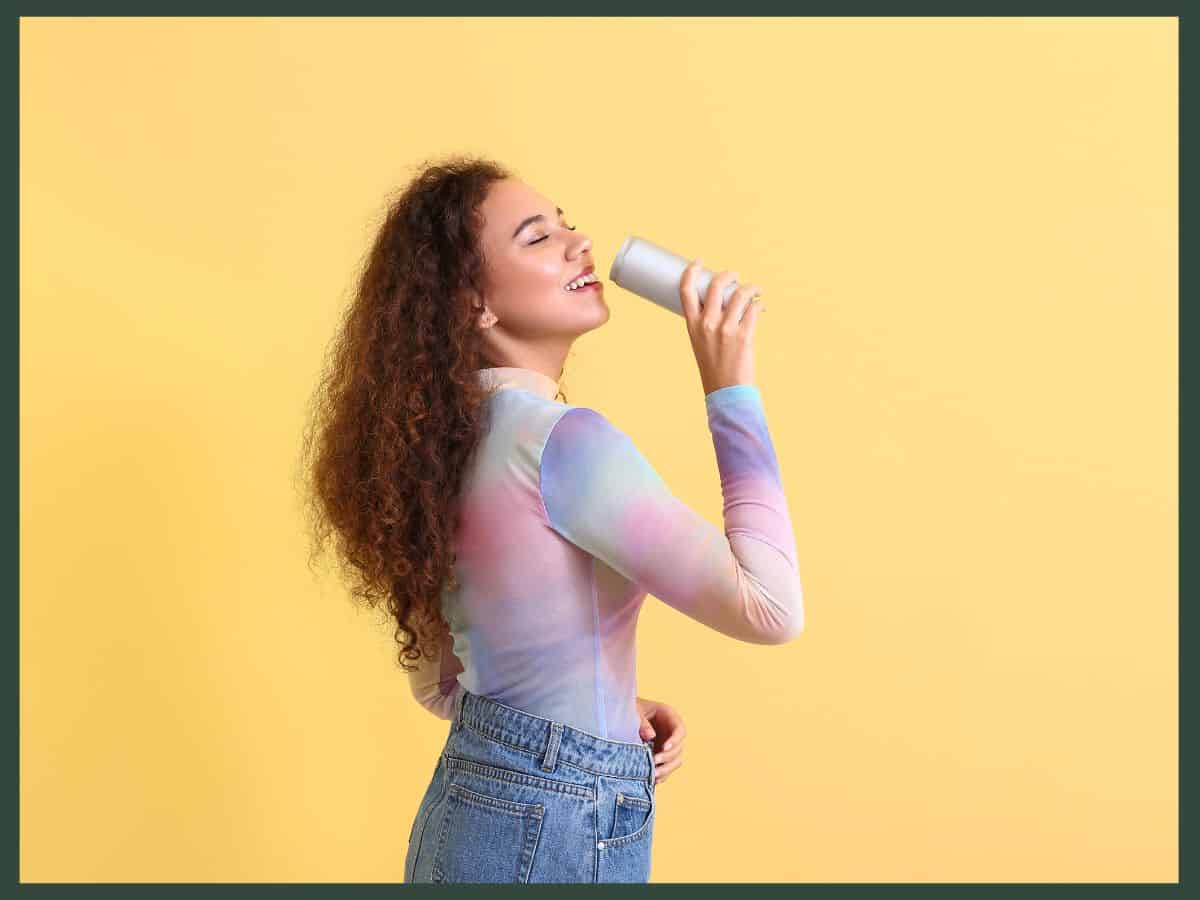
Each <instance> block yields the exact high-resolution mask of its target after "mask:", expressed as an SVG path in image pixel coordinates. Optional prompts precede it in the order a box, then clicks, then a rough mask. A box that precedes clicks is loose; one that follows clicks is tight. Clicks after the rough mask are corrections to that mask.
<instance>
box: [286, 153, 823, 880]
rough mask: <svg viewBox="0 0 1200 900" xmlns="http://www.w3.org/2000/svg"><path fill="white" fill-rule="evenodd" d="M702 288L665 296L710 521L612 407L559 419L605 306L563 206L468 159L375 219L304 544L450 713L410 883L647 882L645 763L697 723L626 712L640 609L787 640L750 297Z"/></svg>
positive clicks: (642, 708) (651, 785) (784, 537)
mask: <svg viewBox="0 0 1200 900" xmlns="http://www.w3.org/2000/svg"><path fill="white" fill-rule="evenodd" d="M695 271H696V265H695V263H693V264H692V265H691V266H689V267H688V269H687V271H686V272H685V273H684V275H683V277H682V279H681V282H680V287H679V289H680V299H681V301H682V304H683V309H684V312H685V321H686V330H687V335H688V337H689V338H690V340H691V345H692V349H693V351H694V354H695V357H696V362H697V364H698V368H699V375H700V382H701V387H702V388H703V407H701V406H699V405H697V412H699V411H700V409H701V408H703V409H704V410H705V412H706V415H707V420H708V425H709V429H710V431H711V433H712V438H713V446H714V449H715V451H716V458H717V465H718V469H719V472H720V478H721V489H722V493H723V497H724V525H725V527H724V529H723V530H722V529H719V528H717V527H716V526H715V525H713V524H712V523H710V522H708V521H707V520H706V519H704V518H702V517H701V516H700V515H698V514H697V513H695V512H694V511H693V510H691V509H690V508H689V507H687V506H686V505H685V504H683V503H682V502H681V501H680V500H678V499H677V498H676V497H675V496H674V495H673V494H672V493H671V491H670V490H669V489H668V487H667V485H666V484H665V482H664V481H663V479H662V478H661V477H660V476H659V475H658V473H657V472H656V471H655V470H654V469H653V468H652V467H651V466H650V464H649V462H648V461H647V460H646V458H645V457H644V456H643V455H642V454H641V453H640V452H639V451H638V449H637V447H636V446H635V445H634V443H633V442H632V441H631V440H630V439H629V437H628V436H626V435H625V434H624V433H623V432H622V431H620V430H619V429H618V428H617V427H616V426H614V425H613V424H612V423H611V422H610V421H609V420H608V419H607V418H606V417H605V416H604V415H603V414H601V413H600V412H598V411H596V410H594V409H591V408H588V407H584V406H574V405H571V404H569V403H567V402H566V396H565V395H564V394H562V392H561V390H560V385H559V380H560V379H561V375H562V371H563V365H564V362H565V360H566V357H567V354H568V352H569V351H570V348H571V345H572V343H573V342H574V341H575V340H576V338H578V337H579V336H580V335H583V334H585V333H587V332H588V331H591V330H592V329H595V328H598V327H600V326H601V325H603V324H604V323H605V322H607V321H608V317H609V309H608V306H607V305H606V303H605V300H604V285H603V283H602V282H601V281H599V280H598V276H599V274H600V273H599V272H598V271H596V261H595V259H594V258H593V256H592V242H591V240H590V239H589V238H588V237H587V236H586V235H584V234H583V233H582V232H580V231H579V230H578V229H577V228H576V227H575V225H574V224H570V223H569V218H568V217H567V216H566V215H565V214H564V213H563V211H562V210H561V209H560V208H558V207H557V206H556V205H555V204H554V203H553V202H551V201H550V200H548V199H547V198H546V197H544V196H542V195H541V194H540V193H538V192H537V191H536V190H534V189H533V188H532V187H531V186H530V185H528V184H526V183H525V182H523V181H521V180H520V179H518V178H515V177H513V176H512V175H511V174H510V173H509V172H508V171H507V170H505V169H504V168H502V167H501V166H499V165H497V164H496V163H494V162H491V161H488V160H479V159H471V158H461V157H455V158H452V159H449V160H444V161H442V162H440V163H437V164H433V165H428V166H427V167H425V168H423V170H422V171H421V172H420V173H419V174H418V175H417V177H415V178H414V179H413V180H412V182H411V183H410V184H409V185H408V186H407V187H406V188H405V189H404V191H403V192H402V194H401V195H400V196H399V198H398V199H396V200H394V201H393V202H392V203H391V204H390V206H389V208H388V212H387V215H386V218H385V221H384V222H383V225H382V227H381V228H380V230H379V233H378V236H377V237H376V239H375V242H374V246H373V247H372V249H371V251H370V253H369V254H368V256H367V258H366V260H365V264H364V267H363V270H362V274H361V278H360V279H359V283H358V289H357V293H356V297H355V302H354V303H353V304H352V305H351V308H350V310H349V313H348V316H347V319H346V322H345V326H344V331H343V333H342V335H341V339H340V341H339V342H338V344H337V346H336V354H335V356H334V359H333V361H332V365H331V374H330V375H329V376H328V377H327V378H326V379H325V380H324V382H323V389H324V396H323V398H322V399H323V401H324V402H323V403H322V405H321V408H320V412H321V419H320V424H321V426H322V427H321V430H320V435H319V436H320V440H319V443H318V448H317V456H316V460H315V463H314V465H313V469H312V471H313V473H314V476H315V478H314V484H315V488H316V489H315V491H314V499H315V501H316V502H315V503H314V510H315V512H316V521H317V525H318V529H317V531H318V538H319V539H320V538H323V537H324V536H325V535H326V534H328V532H329V531H330V530H334V531H336V532H337V536H338V538H339V549H340V550H341V552H342V555H343V557H344V559H346V560H348V561H349V563H350V566H351V567H352V568H353V570H354V571H355V572H356V573H357V575H358V585H357V590H356V593H357V594H358V595H359V596H361V597H363V598H364V599H366V600H367V602H368V603H370V604H371V605H375V604H377V603H382V604H385V605H386V609H387V611H388V613H389V614H390V617H391V618H392V619H393V620H394V622H395V628H396V636H397V640H398V641H399V642H400V643H401V647H402V650H401V665H402V666H404V665H405V663H404V659H405V658H408V659H421V660H422V661H421V662H420V663H419V664H417V665H415V666H414V667H412V668H411V669H406V671H408V672H409V679H410V684H411V687H412V692H413V695H414V696H415V697H416V698H417V700H418V701H419V702H420V703H421V704H422V705H424V706H425V707H426V708H428V709H429V710H430V711H431V712H433V713H434V714H435V715H438V716H441V717H443V718H446V719H448V720H450V722H451V725H450V730H449V734H448V736H447V738H446V743H445V745H444V747H443V748H442V752H441V753H440V754H439V756H438V758H437V762H436V765H435V766H434V770H433V774H432V777H431V779H430V781H429V784H428V787H427V789H426V791H425V794H424V796H423V798H422V799H421V802H420V804H419V807H418V809H417V811H416V815H415V818H414V819H413V822H412V826H411V829H410V830H409V843H408V849H407V855H406V859H405V866H404V880H405V881H407V882H429V881H433V882H614V881H625V882H645V881H648V880H649V875H650V859H651V844H652V838H653V831H654V822H655V813H656V808H657V799H656V784H657V782H658V781H660V780H661V778H662V777H663V776H664V775H665V771H660V772H658V773H656V768H655V766H656V762H662V769H663V770H668V769H669V768H674V767H676V766H678V765H679V763H680V760H679V758H678V752H679V750H680V747H679V743H680V742H681V741H682V738H683V735H684V733H685V730H684V729H683V727H682V724H681V723H680V722H679V721H678V717H677V716H675V715H674V714H673V711H671V710H670V709H669V707H666V706H665V705H663V704H655V703H654V702H653V701H643V700H642V699H641V698H639V697H638V696H637V685H636V671H635V669H636V665H635V664H636V655H635V637H636V625H637V618H638V613H639V611H640V609H641V605H642V602H643V600H644V598H645V597H646V596H647V595H648V594H649V595H653V596H655V597H657V598H659V599H660V600H662V601H663V602H664V603H667V604H668V605H670V606H671V607H673V608H674V609H676V610H678V611H679V612H681V613H683V614H684V615H687V616H689V617H690V618H692V619H694V620H696V621H698V622H701V623H703V624H704V625H707V626H709V627H710V628H714V629H716V630H717V631H719V632H721V633H723V634H725V635H728V636H730V637H732V638H735V639H737V640H741V641H746V642H750V643H757V644H778V643H783V642H786V641H789V640H792V639H793V638H795V637H796V636H797V635H799V634H800V632H801V630H802V628H803V606H802V600H803V595H802V589H801V584H800V577H799V568H798V565H797V557H796V550H795V539H794V536H793V533H792V525H791V519H790V516H789V513H788V508H787V503H786V500H785V497H784V491H783V486H782V482H781V477H780V471H779V465H778V462H777V460H776V457H775V453H774V448H773V446H772V443H771V438H770V434H769V432H768V429H767V423H766V418H765V413H764V411H763V406H762V398H761V395H760V392H759V390H758V388H757V387H756V386H754V384H753V353H752V340H753V335H754V328H755V325H756V323H757V321H758V316H759V314H760V307H759V305H758V303H757V302H755V301H756V298H757V294H758V293H759V291H758V288H757V286H756V285H753V284H747V285H744V286H741V287H740V288H739V289H738V290H737V291H736V292H735V293H734V295H733V296H732V298H731V299H730V301H729V303H728V304H727V305H726V307H725V308H724V309H722V308H721V304H720V302H719V301H714V300H713V298H714V297H717V296H719V294H720V292H721V291H722V290H723V289H724V288H725V287H726V285H728V283H729V282H730V280H731V279H732V278H733V277H734V273H731V272H721V273H719V274H718V275H717V276H716V277H714V278H713V281H712V284H711V285H710V287H709V290H708V293H707V295H706V297H705V302H704V304H703V307H701V305H700V298H699V297H698V296H697V293H696V290H695V288H694V287H693V281H694V276H695ZM593 276H595V278H596V280H595V282H594V283H591V284H589V283H588V282H590V281H592V278H593ZM560 396H561V397H562V402H559V400H558V398H559V397H560ZM696 401H697V404H699V401H700V397H697V398H696ZM670 402H677V401H670ZM309 444H310V445H311V440H310V441H309ZM422 654H423V656H422ZM655 726H658V728H657V730H658V732H660V733H659V734H657V737H658V738H659V744H658V746H659V748H661V750H660V752H661V753H664V754H666V755H665V757H664V758H663V759H662V760H657V759H656V758H655V750H656V747H655V744H654V742H652V741H650V740H647V737H648V736H650V737H654V736H656V735H655ZM664 726H665V727H664ZM668 742H670V744H671V746H669V747H668V746H667V743H668Z"/></svg>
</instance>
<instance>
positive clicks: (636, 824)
mask: <svg viewBox="0 0 1200 900" xmlns="http://www.w3.org/2000/svg"><path fill="white" fill-rule="evenodd" d="M653 815H654V795H653V794H652V793H651V792H650V791H649V790H648V789H643V793H642V794H640V795H639V794H638V793H634V792H633V791H632V790H631V789H629V788H623V789H622V790H620V791H617V802H616V803H615V804H614V811H613V824H612V831H611V833H610V834H609V836H608V837H607V838H606V839H605V843H606V844H609V845H611V846H614V847H619V846H621V845H623V844H626V843H629V842H631V841H634V840H638V839H639V838H641V837H643V836H644V835H645V834H646V833H647V831H648V829H649V826H650V824H651V822H650V820H651V817H652V816H653Z"/></svg>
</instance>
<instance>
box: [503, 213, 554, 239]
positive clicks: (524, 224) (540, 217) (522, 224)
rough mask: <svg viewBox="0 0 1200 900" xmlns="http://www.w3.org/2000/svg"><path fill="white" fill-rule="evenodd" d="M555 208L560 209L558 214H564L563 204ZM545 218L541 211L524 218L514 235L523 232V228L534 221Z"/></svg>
mask: <svg viewBox="0 0 1200 900" xmlns="http://www.w3.org/2000/svg"><path fill="white" fill-rule="evenodd" d="M555 209H557V210H558V214H559V215H560V216H561V215H562V214H563V211H562V207H561V206H556V207H555ZM545 218H546V217H545V216H543V215H542V214H541V213H538V214H537V215H536V216H530V217H529V218H528V219H524V220H523V221H522V222H521V224H520V225H518V226H517V230H516V231H514V232H513V233H512V236H513V237H514V238H515V237H516V236H517V235H518V234H520V233H521V229H522V228H524V227H525V226H526V225H532V224H533V223H534V222H537V221H540V220H542V219H545Z"/></svg>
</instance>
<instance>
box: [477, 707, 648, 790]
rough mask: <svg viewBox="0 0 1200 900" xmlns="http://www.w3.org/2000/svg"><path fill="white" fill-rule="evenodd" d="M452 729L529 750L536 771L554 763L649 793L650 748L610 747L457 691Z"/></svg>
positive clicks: (561, 724) (549, 768)
mask: <svg viewBox="0 0 1200 900" xmlns="http://www.w3.org/2000/svg"><path fill="white" fill-rule="evenodd" d="M453 723H454V727H455V728H457V727H458V726H459V725H460V724H465V725H467V726H468V727H470V728H472V729H474V730H475V731H477V732H479V733H480V734H482V735H484V736H485V737H489V738H492V739H493V740H497V741H501V742H503V743H505V744H510V745H512V746H514V747H519V748H521V749H522V750H529V751H531V752H533V753H535V754H537V757H538V767H539V768H540V769H542V770H543V771H546V772H552V771H554V767H555V765H556V764H557V763H558V761H559V760H562V761H564V762H567V763H570V764H571V765H575V766H578V767H579V768H581V769H587V770H589V771H592V772H597V773H599V774H601V775H612V776H614V777H617V778H642V779H645V781H646V783H647V784H648V785H650V786H651V788H653V787H654V743H653V742H652V741H642V742H641V743H640V744H633V743H630V742H629V741H613V740H609V739H607V738H602V737H599V736H597V735H594V734H591V733H589V732H587V731H583V730H582V729H580V728H575V727H574V726H572V725H567V724H566V723H564V722H557V721H555V720H553V719H547V718H544V717H542V716H537V715H534V714H533V713H528V712H525V711H524V710H521V709H517V708H516V707H513V706H508V705H507V704H504V703H501V702H500V701H499V700H495V699H493V698H491V697H485V696H483V695H482V694H474V693H472V692H471V691H468V690H467V689H466V688H464V687H462V685H461V684H460V685H459V693H458V697H457V698H456V699H455V701H454V719H453Z"/></svg>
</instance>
